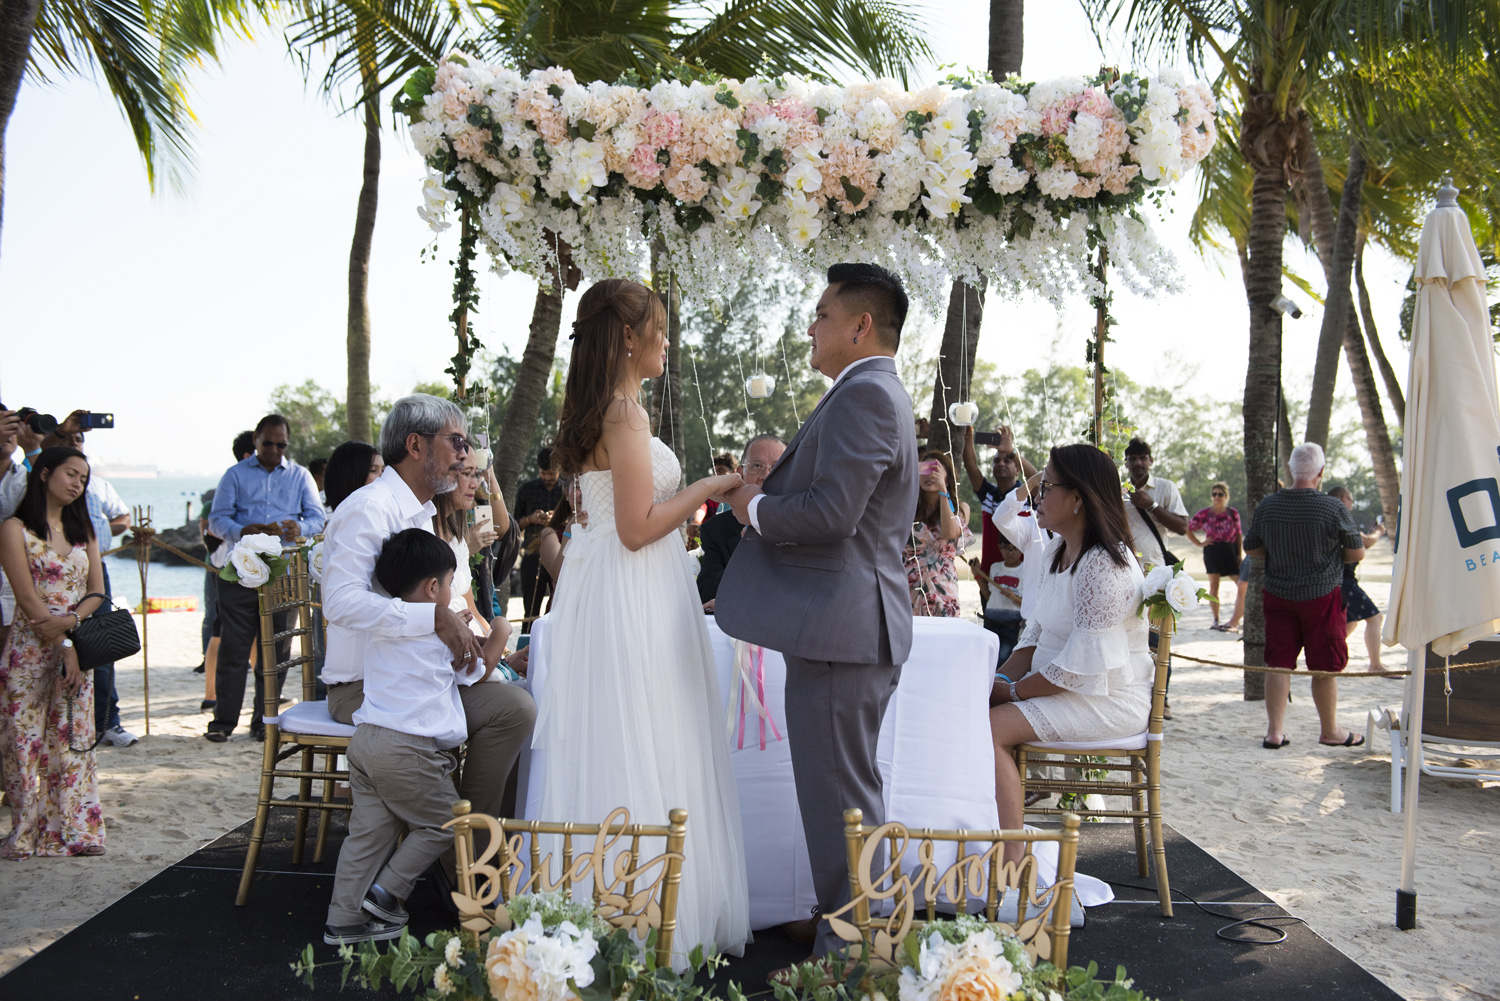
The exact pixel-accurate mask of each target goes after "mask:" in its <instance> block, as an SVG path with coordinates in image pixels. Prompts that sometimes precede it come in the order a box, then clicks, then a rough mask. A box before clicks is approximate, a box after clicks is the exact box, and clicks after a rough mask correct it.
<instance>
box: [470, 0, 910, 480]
mask: <svg viewBox="0 0 1500 1001" xmlns="http://www.w3.org/2000/svg"><path fill="white" fill-rule="evenodd" d="M481 9H482V13H483V15H484V17H485V18H486V21H485V24H486V28H485V30H484V31H483V32H482V34H481V39H482V41H483V43H484V45H485V46H486V47H493V48H494V49H497V50H499V51H500V52H501V53H502V54H503V56H504V59H505V61H506V62H507V63H509V64H510V65H512V66H515V67H517V68H519V69H522V70H527V69H532V68H539V67H545V66H561V67H563V68H565V69H569V70H571V71H572V72H573V75H574V77H575V78H576V79H577V80H578V81H579V82H580V83H585V82H590V81H593V80H611V81H612V80H615V79H617V78H619V77H620V75H621V74H623V73H626V72H630V73H635V74H637V75H639V76H641V77H646V78H650V77H654V76H656V75H657V74H658V73H659V72H661V71H662V70H664V69H665V70H674V69H695V70H701V71H706V72H709V73H714V74H718V75H722V76H729V77H746V76H750V75H753V74H756V73H795V74H799V75H803V76H807V77H811V78H813V79H818V80H832V79H834V78H835V77H836V76H837V75H838V74H839V73H841V72H845V71H847V70H848V69H849V68H854V69H856V70H864V71H868V72H870V73H872V74H875V75H877V76H896V77H898V78H900V79H903V80H904V79H905V78H906V74H907V71H908V68H909V67H911V66H912V65H914V64H915V63H917V62H918V61H920V60H922V59H924V58H926V57H927V56H928V55H929V54H930V53H929V50H928V47H927V43H926V42H925V41H924V40H923V39H922V37H921V34H920V32H919V30H918V28H917V27H916V24H915V21H914V19H913V17H912V15H911V14H910V12H909V11H908V10H907V9H905V8H904V7H903V6H902V5H899V4H896V3H893V2H888V0H873V2H866V0H817V2H814V3H797V2H794V0H729V2H728V3H725V4H723V5H722V6H719V5H714V6H713V7H709V6H707V5H705V4H701V3H697V2H688V0H484V2H483V4H482V8H481ZM557 246H558V255H557V256H558V259H559V261H560V262H561V267H562V275H561V276H559V275H554V276H553V277H552V280H551V281H550V282H543V283H542V285H541V287H540V288H539V289H538V290H537V298H536V304H535V307H534V311H533V313H532V322H531V330H530V333H529V335H528V338H527V343H526V349H525V351H524V353H523V355H522V358H521V364H520V367H519V370H518V371H517V373H516V384H515V389H514V391H513V392H512V394H511V398H510V401H509V403H508V405H507V406H506V410H505V419H504V421H503V422H502V426H501V430H500V433H499V435H498V438H497V441H496V446H495V475H496V477H497V478H498V479H499V482H500V484H501V486H502V487H510V486H512V485H513V484H514V483H515V482H516V479H517V478H518V477H519V475H520V471H521V468H522V465H523V462H524V459H525V455H524V452H523V449H524V447H525V445H524V443H525V442H527V441H530V439H531V434H530V432H531V429H532V428H533V426H534V425H535V423H536V420H537V415H538V413H539V412H540V408H541V400H542V396H543V395H544V393H545V390H546V384H547V376H548V373H549V372H550V371H551V368H552V360H553V358H554V356H555V354H556V350H557V337H558V331H559V329H560V325H561V320H562V296H563V288H564V286H567V287H570V288H571V287H573V286H574V285H576V278H574V279H573V282H572V283H569V282H567V281H566V280H565V276H568V275H570V274H576V271H573V270H572V260H571V256H570V255H568V253H567V245H566V244H565V243H562V242H561V241H557ZM559 277H564V280H561V281H560V280H558V279H559ZM656 285H657V288H658V290H659V291H660V292H661V293H662V294H665V293H666V290H667V285H668V282H667V280H665V278H664V276H657V277H656ZM673 315H674V316H675V315H676V310H675V309H674V310H673ZM677 340H678V338H676V337H674V338H672V342H673V344H674V345H675V344H676V343H677ZM679 361H680V355H674V356H673V357H669V359H668V363H669V365H670V366H671V369H670V371H669V373H668V375H669V377H668V379H667V383H668V384H667V386H666V387H665V392H663V390H662V389H661V388H654V391H653V396H654V398H656V399H664V400H665V403H664V405H663V406H662V411H663V415H664V419H667V420H680V416H679V415H680V414H681V412H682V407H681V379H680V372H681V369H680V365H679ZM674 376H675V378H672V377H674ZM674 383H675V385H674ZM667 433H668V434H669V435H670V433H671V429H670V425H668V428H667ZM677 438H678V440H679V445H680V444H681V439H682V435H681V434H678V435H677Z"/></svg>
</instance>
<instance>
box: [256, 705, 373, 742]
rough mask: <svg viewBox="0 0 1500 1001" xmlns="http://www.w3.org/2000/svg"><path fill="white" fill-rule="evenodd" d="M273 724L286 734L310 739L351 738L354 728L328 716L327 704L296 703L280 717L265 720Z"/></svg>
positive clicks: (284, 710) (288, 707) (283, 711)
mask: <svg viewBox="0 0 1500 1001" xmlns="http://www.w3.org/2000/svg"><path fill="white" fill-rule="evenodd" d="M266 722H267V723H275V724H276V725H277V726H279V727H281V728H282V729H283V730H285V731H286V732H287V733H301V734H306V735H308V736H311V737H352V736H354V727H352V726H350V725H349V724H348V723H340V722H339V721H338V720H336V719H334V718H333V717H332V716H330V715H328V703H327V702H298V703H297V704H296V705H294V706H287V707H286V708H285V709H283V710H282V711H281V715H280V716H275V717H272V718H270V719H267V720H266Z"/></svg>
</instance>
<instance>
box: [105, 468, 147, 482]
mask: <svg viewBox="0 0 1500 1001" xmlns="http://www.w3.org/2000/svg"><path fill="white" fill-rule="evenodd" d="M96 472H97V473H98V475H99V476H100V477H102V478H104V479H107V480H154V479H156V478H157V477H158V476H159V475H160V474H159V473H158V472H157V470H156V467H155V466H101V467H100V468H99V469H98V470H96Z"/></svg>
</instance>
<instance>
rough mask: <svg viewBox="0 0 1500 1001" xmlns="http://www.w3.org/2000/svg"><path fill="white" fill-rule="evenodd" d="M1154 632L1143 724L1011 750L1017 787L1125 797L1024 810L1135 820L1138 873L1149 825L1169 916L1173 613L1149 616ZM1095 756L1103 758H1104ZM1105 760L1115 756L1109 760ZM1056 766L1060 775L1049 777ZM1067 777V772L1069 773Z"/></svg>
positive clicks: (1146, 871) (1143, 871)
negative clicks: (1120, 804)
mask: <svg viewBox="0 0 1500 1001" xmlns="http://www.w3.org/2000/svg"><path fill="white" fill-rule="evenodd" d="M1151 629H1152V631H1154V632H1156V633H1157V636H1158V646H1157V649H1156V674H1155V677H1154V679H1153V681H1152V683H1151V716H1150V719H1149V721H1148V722H1147V724H1146V729H1145V730H1144V731H1143V732H1141V733H1138V734H1136V735H1135V736H1133V737H1126V738H1124V739H1122V740H1111V741H1094V742H1086V743H1070V742H1064V741H1056V742H1040V741H1038V742H1033V743H1030V744H1021V745H1020V746H1019V747H1017V748H1016V750H1015V759H1016V768H1017V769H1018V770H1019V771H1020V773H1021V792H1022V795H1023V796H1025V795H1026V794H1028V793H1033V792H1043V793H1049V794H1050V793H1075V794H1077V795H1078V796H1079V797H1080V798H1081V797H1083V796H1087V795H1090V794H1098V795H1101V796H1125V797H1128V799H1129V800H1130V808H1129V809H1125V810H1111V809H1089V808H1088V807H1086V806H1084V805H1083V804H1082V803H1073V804H1070V805H1069V806H1068V807H1067V808H1066V810H1064V809H1062V808H1059V807H1048V806H1041V805H1037V806H1028V807H1027V808H1026V812H1027V813H1028V814H1032V815H1038V816H1056V815H1058V814H1061V813H1064V812H1068V813H1076V814H1078V815H1080V816H1082V817H1084V818H1088V817H1111V818H1115V819H1126V818H1128V819H1129V820H1130V821H1131V822H1132V823H1133V824H1134V825H1135V862H1136V869H1137V871H1138V873H1139V874H1140V875H1141V876H1142V877H1143V878H1144V877H1145V876H1148V875H1150V868H1149V867H1148V864H1147V858H1148V855H1147V851H1146V831H1147V827H1148V825H1149V827H1150V835H1151V852H1150V857H1151V858H1153V860H1154V864H1155V868H1156V892H1157V896H1158V897H1159V898H1160V900H1161V913H1162V916H1163V917H1168V918H1169V917H1171V916H1172V890H1171V886H1170V885H1169V883H1168V880H1167V848H1166V845H1165V844H1164V843H1163V841H1162V819H1161V745H1162V726H1161V724H1162V709H1163V706H1164V705H1165V703H1166V701H1167V669H1168V666H1169V665H1170V664H1171V663H1172V633H1173V631H1174V622H1173V619H1172V617H1171V616H1170V615H1169V616H1166V617H1165V618H1160V619H1152V620H1151ZM1093 758H1105V759H1106V760H1105V761H1103V762H1098V761H1093V760H1090V759H1093ZM1108 759H1117V760H1115V761H1110V760H1108ZM1029 766H1037V767H1038V768H1039V769H1044V770H1045V771H1044V772H1043V773H1044V774H1046V775H1047V776H1048V777H1047V778H1037V777H1036V776H1032V775H1028V774H1027V770H1028V767H1029ZM1054 770H1060V771H1061V772H1062V773H1063V774H1062V776H1061V777H1052V776H1055V775H1056V774H1057V771H1054ZM1092 771H1101V772H1106V773H1125V774H1124V775H1122V776H1121V777H1119V778H1113V777H1105V778H1102V779H1097V778H1089V777H1088V776H1086V775H1083V774H1080V773H1083V772H1092ZM1070 776H1071V777H1070ZM1043 802H1045V800H1044V801H1043Z"/></svg>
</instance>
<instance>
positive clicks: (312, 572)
mask: <svg viewBox="0 0 1500 1001" xmlns="http://www.w3.org/2000/svg"><path fill="white" fill-rule="evenodd" d="M307 575H308V576H309V577H311V578H312V579H313V581H314V582H316V583H320V584H321V583H322V582H323V543H321V542H315V543H313V545H312V548H311V549H309V550H308V551H307Z"/></svg>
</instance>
